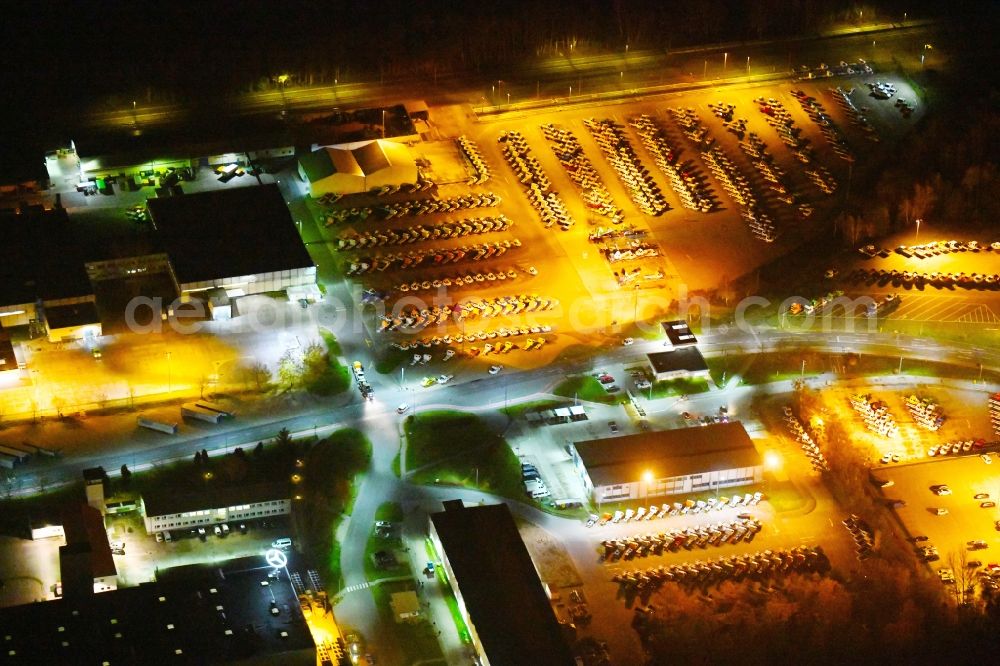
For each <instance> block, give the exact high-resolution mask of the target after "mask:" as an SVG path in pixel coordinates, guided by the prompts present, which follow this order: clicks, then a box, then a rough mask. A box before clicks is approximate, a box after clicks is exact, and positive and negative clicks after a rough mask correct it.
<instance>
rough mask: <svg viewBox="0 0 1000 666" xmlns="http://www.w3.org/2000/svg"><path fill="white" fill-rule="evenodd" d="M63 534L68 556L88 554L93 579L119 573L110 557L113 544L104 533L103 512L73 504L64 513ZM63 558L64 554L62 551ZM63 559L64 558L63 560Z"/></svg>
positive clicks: (105, 531) (86, 505) (84, 505)
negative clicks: (76, 553) (71, 554)
mask: <svg viewBox="0 0 1000 666" xmlns="http://www.w3.org/2000/svg"><path fill="white" fill-rule="evenodd" d="M63 532H64V533H65V534H66V546H64V547H66V548H67V549H68V550H67V552H89V553H90V573H91V581H90V584H91V585H92V584H93V579H94V578H103V577H105V576H114V575H115V574H117V573H118V569H117V568H116V567H115V560H114V558H113V557H112V556H111V544H110V543H108V533H107V530H105V529H104V517H103V516H102V515H101V512H100V511H98V510H97V509H95V508H94V507H92V506H90V505H89V504H74V505H71V506H68V507H66V509H65V510H64V511H63ZM60 555H62V551H61V550H60ZM60 559H61V558H60Z"/></svg>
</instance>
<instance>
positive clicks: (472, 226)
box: [337, 215, 514, 250]
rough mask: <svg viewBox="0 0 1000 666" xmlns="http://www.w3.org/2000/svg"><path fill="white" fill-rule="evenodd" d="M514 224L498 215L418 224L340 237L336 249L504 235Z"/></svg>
mask: <svg viewBox="0 0 1000 666" xmlns="http://www.w3.org/2000/svg"><path fill="white" fill-rule="evenodd" d="M513 224H514V223H513V222H512V221H511V220H510V219H508V218H507V216H505V215H498V216H496V217H480V218H468V219H464V220H457V221H455V222H446V223H444V224H434V225H429V226H424V225H422V224H418V225H416V226H413V227H407V228H405V229H387V230H385V231H375V232H372V231H365V232H364V233H361V234H356V235H353V236H341V237H340V238H339V239H338V240H337V249H338V250H356V249H359V248H366V247H382V246H385V245H406V244H409V243H416V242H418V241H429V240H445V239H448V238H464V237H465V236H474V235H481V234H489V233H494V232H499V231H507V230H508V229H510V228H511V227H512V226H513Z"/></svg>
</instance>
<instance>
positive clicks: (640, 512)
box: [587, 375, 764, 527]
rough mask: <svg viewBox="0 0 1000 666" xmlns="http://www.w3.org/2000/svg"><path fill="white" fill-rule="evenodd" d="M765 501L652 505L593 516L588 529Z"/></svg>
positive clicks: (738, 498) (758, 496)
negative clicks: (595, 526)
mask: <svg viewBox="0 0 1000 666" xmlns="http://www.w3.org/2000/svg"><path fill="white" fill-rule="evenodd" d="M604 377H611V375H601V378H600V381H601V383H602V384H604V383H610V382H606V381H605V380H604ZM613 381H614V377H611V382H613ZM763 499H764V495H763V494H762V493H760V492H756V493H753V494H751V493H746V494H745V495H733V496H732V497H727V496H725V495H723V496H722V497H709V498H708V499H707V500H690V499H689V500H685V501H684V502H674V503H673V504H667V503H664V504H662V505H659V506H658V505H655V504H654V505H651V506H649V507H648V508H647V507H644V506H640V507H639V508H637V509H626V510H625V511H615V512H614V513H605V514H604V515H603V516H600V517H598V516H596V515H592V516H590V518H589V519H588V520H587V527H593V526H594V525H607V524H608V523H613V524H618V523H628V522H632V521H636V522H639V521H643V520H653V519H655V518H667V517H668V516H685V515H688V514H697V513H709V512H710V511H718V510H720V509H732V508H737V507H751V506H756V505H757V504H758V503H760V501H761V500H763ZM740 517H741V518H746V517H747V516H742V515H741V516H740Z"/></svg>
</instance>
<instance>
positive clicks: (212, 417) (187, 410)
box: [181, 402, 223, 423]
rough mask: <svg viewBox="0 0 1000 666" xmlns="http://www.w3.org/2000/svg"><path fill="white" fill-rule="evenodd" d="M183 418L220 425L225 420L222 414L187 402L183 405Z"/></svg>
mask: <svg viewBox="0 0 1000 666" xmlns="http://www.w3.org/2000/svg"><path fill="white" fill-rule="evenodd" d="M181 416H183V417H184V418H186V419H197V420H199V421H205V422H207V423H218V422H219V421H221V420H222V419H223V415H222V414H221V413H219V412H215V411H212V410H211V409H205V408H204V407H202V406H200V405H198V404H197V403H194V402H186V403H184V404H183V405H181Z"/></svg>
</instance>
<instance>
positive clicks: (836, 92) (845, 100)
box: [830, 86, 879, 143]
mask: <svg viewBox="0 0 1000 666" xmlns="http://www.w3.org/2000/svg"><path fill="white" fill-rule="evenodd" d="M853 93H854V88H851V89H850V90H844V89H843V88H841V87H840V86H837V87H836V88H831V89H830V94H831V95H833V98H834V99H835V100H836V101H837V104H838V105H839V106H840V108H841V109H843V110H844V113H846V114H847V115H848V116H849V117H850V120H851V124H852V125H854V126H855V127H858V128H860V129H861V131H862V132H864V133H865V138H866V139H868V140H869V141H871V142H872V143H878V142H879V138H878V133H877V132H876V131H875V127H874V126H873V125H872V124H871V123H870V122H869V121H868V118H866V117H865V113H867V112H868V107H867V106H862V107H861V108H858V107H857V106H855V105H854V100H852V99H851V95H852V94H853Z"/></svg>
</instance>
